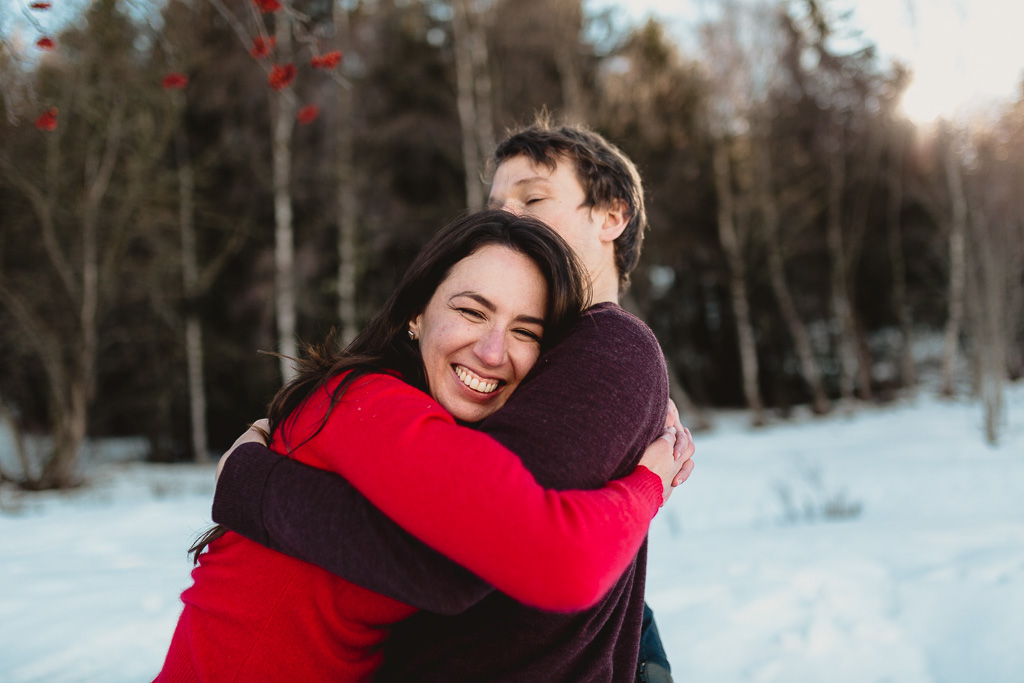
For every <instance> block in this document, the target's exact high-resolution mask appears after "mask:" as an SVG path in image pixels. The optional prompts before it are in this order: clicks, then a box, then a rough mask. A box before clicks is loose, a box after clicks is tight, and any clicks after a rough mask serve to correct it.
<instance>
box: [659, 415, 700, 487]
mask: <svg viewBox="0 0 1024 683" xmlns="http://www.w3.org/2000/svg"><path fill="white" fill-rule="evenodd" d="M665 427H666V428H669V427H671V428H673V429H675V437H676V440H675V444H674V446H673V451H672V455H674V456H675V459H676V460H677V461H679V462H680V464H681V467H680V468H679V471H678V472H677V473H676V476H675V478H674V479H673V480H672V486H673V487H676V486H679V485H680V484H682V483H683V482H684V481H686V480H687V479H689V478H690V472H692V471H693V460H691V458H692V457H693V454H694V453H695V452H696V450H697V447H696V446H695V445H694V443H693V435H692V434H690V430H689V429H687V428H686V427H684V426H683V423H682V422H680V421H679V409H678V408H676V403H675V401H673V400H672V399H669V400H668V414H667V415H666V416H665ZM680 458H682V460H680Z"/></svg>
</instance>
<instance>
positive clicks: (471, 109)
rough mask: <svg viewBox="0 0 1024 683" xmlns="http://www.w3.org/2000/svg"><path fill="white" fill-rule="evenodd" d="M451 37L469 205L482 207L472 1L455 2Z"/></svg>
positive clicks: (482, 190) (482, 189) (477, 207)
mask: <svg viewBox="0 0 1024 683" xmlns="http://www.w3.org/2000/svg"><path fill="white" fill-rule="evenodd" d="M452 8H453V10H454V16H453V17H452V34H453V37H454V49H455V81H456V90H457V104H458V110H459V124H460V125H461V127H462V164H463V166H465V169H466V206H467V207H469V209H470V210H476V209H480V208H483V205H484V188H483V184H482V182H481V179H480V147H479V134H478V131H479V125H480V124H479V122H478V120H477V116H478V112H477V107H476V96H475V93H476V86H475V85H474V75H473V37H472V30H473V29H472V26H471V20H472V17H471V16H470V15H471V10H470V8H469V0H453V1H452Z"/></svg>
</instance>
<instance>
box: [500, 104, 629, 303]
mask: <svg viewBox="0 0 1024 683" xmlns="http://www.w3.org/2000/svg"><path fill="white" fill-rule="evenodd" d="M520 155H523V156H525V157H527V158H528V159H530V161H532V162H533V163H534V164H538V165H541V166H544V167H545V168H548V169H551V170H554V168H555V166H557V165H558V162H559V160H560V159H567V160H569V161H572V162H573V164H574V165H575V167H576V177H577V178H578V179H579V181H580V185H582V186H583V192H584V196H585V197H586V204H585V206H588V207H592V208H605V207H608V206H610V205H611V204H612V202H614V201H615V200H622V201H623V202H625V204H626V210H627V212H628V222H627V223H626V228H625V230H623V231H622V234H621V235H619V237H618V238H617V239H616V240H615V267H616V269H617V271H618V275H619V291H622V292H624V291H625V290H626V289H627V288H628V287H629V275H630V273H632V272H633V269H634V268H636V265H637V263H638V262H639V260H640V250H641V248H642V247H643V243H644V233H645V232H646V231H647V212H646V210H645V209H644V189H643V184H642V181H641V180H640V173H639V172H638V171H637V169H636V165H635V164H633V162H632V161H630V159H629V157H627V156H626V155H625V154H624V153H623V152H622V150H620V149H619V148H618V147H616V146H615V145H613V144H612V143H610V142H608V141H607V140H606V139H605V138H603V137H602V136H601V135H599V134H598V133H595V132H594V131H592V130H589V129H588V128H585V127H583V126H579V125H562V126H556V125H554V124H552V122H551V120H550V117H549V116H548V115H547V114H546V113H541V114H540V115H538V116H537V118H536V119H535V120H534V122H533V123H532V124H530V125H529V126H526V127H525V128H520V129H518V130H516V131H513V132H512V133H510V134H509V136H508V137H506V138H505V139H504V140H503V141H502V142H500V143H499V144H498V146H497V148H496V149H495V150H494V156H493V157H492V159H491V169H490V170H491V173H492V174H493V171H494V170H495V169H496V168H497V167H498V166H499V165H500V164H501V163H502V162H503V161H505V160H506V159H511V158H512V157H517V156H520Z"/></svg>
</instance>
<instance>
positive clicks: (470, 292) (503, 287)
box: [409, 244, 548, 422]
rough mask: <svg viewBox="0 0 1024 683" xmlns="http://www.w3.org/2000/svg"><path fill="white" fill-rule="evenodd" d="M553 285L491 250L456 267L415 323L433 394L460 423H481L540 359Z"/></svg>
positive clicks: (503, 250) (522, 262)
mask: <svg viewBox="0 0 1024 683" xmlns="http://www.w3.org/2000/svg"><path fill="white" fill-rule="evenodd" d="M547 297H548V287H547V283H546V282H545V280H544V276H543V274H542V273H541V271H540V269H539V268H538V267H537V265H536V264H535V263H534V262H533V261H531V260H530V259H529V258H528V257H526V256H524V255H522V254H520V253H518V252H516V251H512V250H511V249H509V248H508V247H504V246H499V245H493V244H492V245H487V246H484V247H481V248H480V249H478V250H477V251H475V252H473V253H472V254H470V255H469V256H467V257H466V258H464V259H462V260H461V261H459V262H458V263H456V264H455V265H454V266H453V267H452V269H451V271H450V272H449V273H448V277H446V278H445V279H444V280H443V281H442V282H441V284H440V285H439V286H438V288H437V290H436V291H435V292H434V295H433V296H432V297H431V298H430V301H429V302H428V303H427V307H426V308H425V309H424V310H423V312H422V313H420V314H419V315H417V316H416V317H415V318H413V319H412V321H410V323H409V329H410V330H412V331H413V332H414V333H415V334H416V336H417V338H418V340H419V347H420V353H421V355H422V356H423V367H424V369H425V371H426V376H427V384H428V387H429V390H430V393H431V395H432V396H433V397H434V398H435V399H436V400H437V402H438V403H440V404H441V406H443V407H444V408H445V410H447V411H448V412H450V413H451V414H452V415H453V416H455V418H456V419H458V420H461V421H463V422H479V421H480V420H482V419H484V418H485V417H487V416H488V415H490V414H491V413H493V412H494V411H496V410H497V409H498V408H500V407H501V406H502V405H504V404H505V401H507V400H508V397H509V395H510V394H511V393H512V392H513V391H514V390H515V388H516V387H517V386H518V385H519V383H520V382H521V381H522V379H523V377H525V376H526V374H527V373H528V372H529V371H530V369H531V368H532V367H533V364H534V363H536V362H537V358H538V356H539V355H540V340H541V338H542V337H543V334H544V315H545V310H546V308H547Z"/></svg>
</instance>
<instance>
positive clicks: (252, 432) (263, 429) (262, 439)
mask: <svg viewBox="0 0 1024 683" xmlns="http://www.w3.org/2000/svg"><path fill="white" fill-rule="evenodd" d="M269 440H270V420H268V419H267V418H263V419H262V420H256V421H255V422H253V423H252V424H251V425H249V428H248V429H247V430H245V432H244V433H243V434H242V435H241V436H240V437H238V438H237V439H235V442H234V443H233V444H231V448H229V449H228V450H227V452H226V453H225V454H224V455H222V456H220V462H218V463H217V479H220V473H221V472H222V471H223V470H224V463H226V462H227V460H228V456H229V455H231V454H232V453H233V452H234V450H235V449H236V448H238V447H239V446H241V445H242V444H243V443H258V444H262V445H264V446H266V445H267V442H268V441H269Z"/></svg>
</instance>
